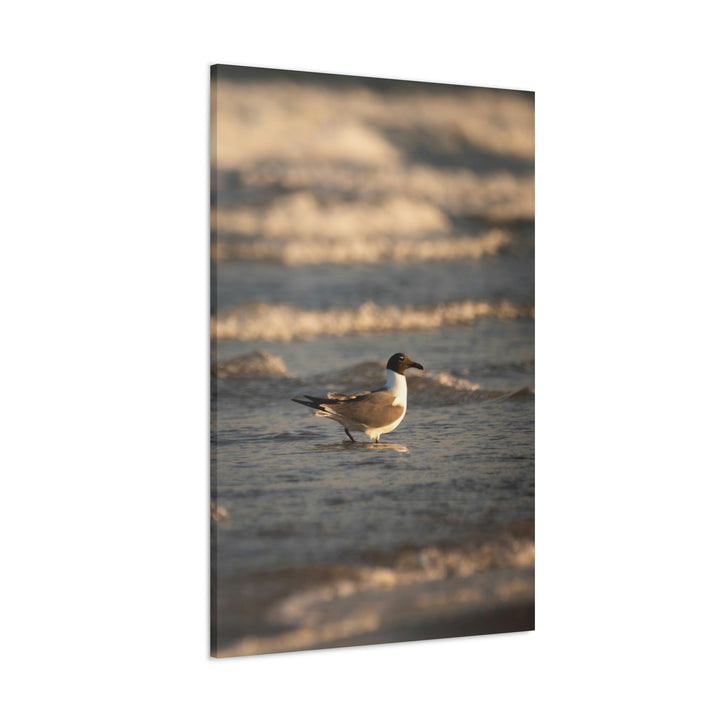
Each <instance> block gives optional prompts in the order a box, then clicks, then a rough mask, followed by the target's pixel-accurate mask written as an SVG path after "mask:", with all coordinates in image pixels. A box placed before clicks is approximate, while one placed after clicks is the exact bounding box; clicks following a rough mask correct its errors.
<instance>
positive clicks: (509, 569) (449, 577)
mask: <svg viewBox="0 0 720 720" xmlns="http://www.w3.org/2000/svg"><path fill="white" fill-rule="evenodd" d="M534 565H535V543H534V542H533V540H531V539H528V538H525V539H519V538H515V539H505V540H501V541H494V542H488V543H485V544H484V545H481V546H479V547H471V548H459V549H451V550H443V549H440V548H438V547H436V546H430V547H426V548H423V549H421V550H411V551H407V552H404V553H402V554H401V555H400V556H399V557H398V558H396V560H395V561H394V562H393V563H392V564H390V565H388V566H359V567H358V566H355V567H350V566H339V567H336V568H328V570H331V571H332V575H334V577H332V579H330V580H325V581H324V582H321V583H319V584H317V585H315V586H314V587H311V588H310V589H307V590H301V591H299V592H296V593H294V594H292V595H290V596H289V597H286V598H285V599H283V600H281V601H280V602H278V603H277V604H275V605H274V606H272V607H271V608H270V609H269V613H268V617H269V619H271V620H272V621H273V622H274V623H277V624H278V625H279V626H281V627H289V628H291V629H288V630H286V631H284V632H280V633H277V634H274V635H265V636H248V637H245V638H243V639H242V640H240V641H239V642H238V643H236V644H234V645H232V646H230V647H228V648H225V649H223V650H221V651H220V652H219V653H218V656H219V657H230V656H235V655H255V654H261V653H272V652H284V651H289V650H302V649H307V648H312V647H322V646H328V645H330V644H342V643H343V641H349V640H351V639H352V638H353V637H356V636H361V635H367V634H369V633H373V632H376V631H377V630H379V629H380V628H382V627H383V626H384V625H386V626H389V627H393V626H395V625H396V624H397V622H398V621H399V620H400V616H399V615H398V609H399V608H402V611H401V616H402V620H403V621H407V619H408V618H412V619H413V620H414V621H415V622H416V623H420V624H421V625H422V624H423V623H425V622H428V621H429V622H433V623H437V622H438V620H441V619H442V618H443V617H446V618H448V619H452V618H454V617H456V616H457V614H458V613H460V612H463V611H466V610H472V611H473V612H474V613H476V614H477V613H482V612H483V611H487V610H493V609H496V608H498V607H503V606H513V605H515V606H517V605H518V604H523V603H524V604H528V603H532V602H533V600H534V592H535V583H534Z"/></svg>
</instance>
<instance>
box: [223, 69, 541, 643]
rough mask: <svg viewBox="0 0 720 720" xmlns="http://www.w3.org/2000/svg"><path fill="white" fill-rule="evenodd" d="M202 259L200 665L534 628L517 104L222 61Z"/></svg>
mask: <svg viewBox="0 0 720 720" xmlns="http://www.w3.org/2000/svg"><path fill="white" fill-rule="evenodd" d="M211 258H212V265H211V267H212V278H211V292H212V299H211V311H212V320H211V331H212V337H211V356H212V376H211V403H212V408H211V496H212V497H211V553H212V557H211V573H212V578H211V615H212V617H211V628H212V632H211V645H212V648H211V652H212V654H213V656H216V657H227V656H236V655H253V654H263V653H272V652H284V651H292V650H305V649H316V648H329V647H341V646H349V645H361V644H374V643H383V642H395V641H406V640H419V639H431V638H440V637H453V636H461V635H475V634H485V633H496V632H510V631H522V630H532V629H534V95H533V93H531V92H526V91H510V90H495V89H487V88H470V87H461V86H452V85H437V84H429V83H410V82H403V81H395V80H381V79H370V78H356V77H347V76H334V75H322V74H316V73H301V72H293V71H281V70H268V69H259V68H242V67H234V66H224V65H218V66H213V68H212V70H211ZM396 353H406V354H407V353H409V354H410V355H411V356H412V358H413V360H416V361H419V363H418V364H422V366H423V367H424V370H423V371H420V370H419V369H418V368H410V369H408V371H407V373H406V375H404V377H405V376H406V378H407V413H406V415H405V416H404V417H403V419H402V423H401V424H400V425H398V426H397V428H396V429H394V430H393V431H392V433H391V434H387V435H384V436H381V438H380V442H378V443H373V442H372V438H368V437H365V436H363V434H362V433H360V434H359V436H357V433H356V432H353V439H354V440H355V442H352V441H351V440H350V439H348V438H349V437H350V435H348V437H346V436H345V434H344V433H343V428H342V426H341V425H339V424H335V423H333V422H332V421H331V419H330V420H329V419H328V418H327V417H313V416H312V414H311V413H310V412H308V411H307V408H304V407H303V406H302V405H298V404H293V403H292V402H291V400H292V399H293V397H295V398H300V400H301V401H302V398H303V397H305V396H307V395H311V396H312V397H319V396H323V397H326V396H325V395H323V393H327V392H331V393H346V394H347V393H350V392H352V393H356V392H357V391H366V390H372V389H375V388H377V387H379V386H380V385H382V383H383V382H385V379H386V378H385V376H386V369H385V365H386V363H387V361H388V359H389V358H390V357H391V356H393V355H395V354H396ZM317 409H318V408H317V407H316V408H315V410H316V411H317ZM320 414H321V415H322V414H323V412H320ZM325 414H326V413H325Z"/></svg>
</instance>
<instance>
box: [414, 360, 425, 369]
mask: <svg viewBox="0 0 720 720" xmlns="http://www.w3.org/2000/svg"><path fill="white" fill-rule="evenodd" d="M410 367H416V368H417V369H418V370H424V369H425V368H424V367H423V366H422V365H421V364H420V363H416V362H413V363H410Z"/></svg>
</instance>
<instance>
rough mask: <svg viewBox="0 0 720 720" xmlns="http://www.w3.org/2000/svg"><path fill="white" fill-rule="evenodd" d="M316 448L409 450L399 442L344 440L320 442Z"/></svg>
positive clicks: (339, 450)
mask: <svg viewBox="0 0 720 720" xmlns="http://www.w3.org/2000/svg"><path fill="white" fill-rule="evenodd" d="M315 449H316V450H320V451H322V452H343V451H344V450H355V451H357V452H382V451H384V450H394V451H395V452H398V453H406V452H410V451H409V450H408V448H407V446H405V445H401V444H399V443H386V442H382V441H380V442H379V443H376V442H350V441H349V440H344V441H343V442H341V443H321V444H319V445H315Z"/></svg>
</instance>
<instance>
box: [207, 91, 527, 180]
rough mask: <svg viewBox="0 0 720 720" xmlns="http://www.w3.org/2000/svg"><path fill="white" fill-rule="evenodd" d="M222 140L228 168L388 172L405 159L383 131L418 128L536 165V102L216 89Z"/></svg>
mask: <svg viewBox="0 0 720 720" xmlns="http://www.w3.org/2000/svg"><path fill="white" fill-rule="evenodd" d="M215 98H216V115H215V117H216V137H217V148H218V155H217V157H215V158H213V159H214V161H215V162H216V164H217V165H218V166H219V167H222V168H233V167H235V168H237V167H240V166H244V165H247V164H251V163H254V162H258V161H262V160H278V159H281V160H291V161H296V160H298V159H302V158H312V159H313V160H315V161H318V162H327V161H330V162H345V163H348V162H350V163H360V164H363V165H366V166H389V165H394V164H395V165H396V164H399V163H400V162H402V160H403V157H404V153H403V151H402V150H401V149H400V148H399V147H396V146H395V145H394V144H393V143H391V142H390V141H389V140H388V139H387V138H386V136H385V134H384V133H383V130H380V129H378V128H382V129H384V130H386V131H387V130H393V129H398V128H399V129H401V130H403V131H407V129H408V128H410V129H413V130H414V131H415V132H416V133H417V135H418V136H419V138H420V139H421V140H422V139H424V138H432V142H433V144H435V145H438V146H441V147H445V148H447V149H448V150H450V151H457V152H458V153H460V152H462V150H463V148H464V147H465V146H467V145H470V146H473V147H477V148H481V149H484V150H488V151H491V152H493V153H498V154H505V155H512V156H515V157H519V158H523V159H532V157H533V153H534V148H535V134H534V112H535V111H534V103H533V99H532V96H531V95H530V94H529V93H528V94H522V93H498V92H493V91H488V90H484V89H482V88H478V89H473V90H470V89H463V91H462V92H459V91H458V90H457V89H453V88H452V87H448V88H446V89H438V88H424V87H423V86H421V85H413V86H412V92H396V93H382V92H378V91H376V90H373V89H370V88H367V87H362V88H359V87H356V86H355V87H350V86H346V87H339V86H335V87H322V86H319V85H306V84H301V83H294V82H292V81H289V80H288V81H283V82H274V83H241V84H237V83H232V82H223V81H219V82H218V83H217V86H216V93H215Z"/></svg>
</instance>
